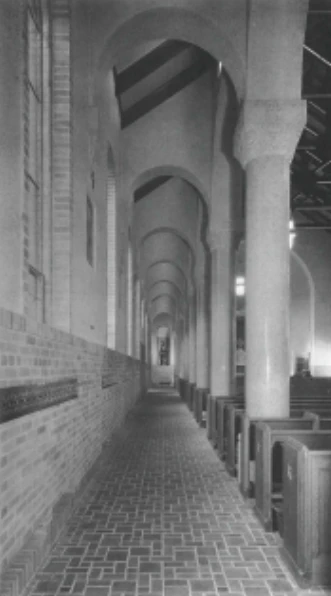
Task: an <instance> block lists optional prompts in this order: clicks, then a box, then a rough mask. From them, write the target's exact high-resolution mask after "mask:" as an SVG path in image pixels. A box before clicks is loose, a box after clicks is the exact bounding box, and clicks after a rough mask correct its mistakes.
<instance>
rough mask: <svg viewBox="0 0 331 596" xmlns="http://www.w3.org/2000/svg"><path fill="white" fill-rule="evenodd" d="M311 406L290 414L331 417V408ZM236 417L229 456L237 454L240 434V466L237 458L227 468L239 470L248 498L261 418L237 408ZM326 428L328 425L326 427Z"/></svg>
mask: <svg viewBox="0 0 331 596" xmlns="http://www.w3.org/2000/svg"><path fill="white" fill-rule="evenodd" d="M306 406H309V404H308V403H307V402H305V404H304V405H302V407H301V408H300V409H299V408H298V407H297V408H296V409H291V411H290V415H291V418H300V417H302V416H304V417H310V418H312V419H315V420H316V421H317V420H319V419H320V420H322V419H323V418H326V417H330V410H328V411H323V410H318V408H317V409H316V411H314V412H312V411H311V410H305V409H304V408H305V407H306ZM234 415H235V416H236V417H238V418H239V422H235V424H234V425H230V427H229V428H230V430H231V428H234V430H235V436H234V437H232V438H231V437H230V439H228V442H229V441H231V443H232V447H231V448H230V451H229V456H228V457H229V458H230V457H231V454H233V453H234V454H236V452H237V450H236V444H237V442H238V440H239V436H240V466H239V465H237V464H238V462H236V460H233V459H232V460H230V461H228V465H227V468H228V470H229V472H230V473H232V474H233V475H236V472H238V480H239V488H240V491H241V493H242V495H243V496H244V497H246V498H248V497H252V496H253V493H252V487H251V476H252V475H253V473H252V470H253V468H254V462H255V424H256V422H258V421H259V420H261V419H259V418H255V419H254V418H250V417H249V416H247V414H246V413H245V412H243V411H240V410H237V411H236V412H235V414H234ZM317 427H318V422H316V428H317ZM325 428H326V429H327V428H328V426H326V427H325Z"/></svg>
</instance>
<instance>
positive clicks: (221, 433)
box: [216, 396, 245, 460]
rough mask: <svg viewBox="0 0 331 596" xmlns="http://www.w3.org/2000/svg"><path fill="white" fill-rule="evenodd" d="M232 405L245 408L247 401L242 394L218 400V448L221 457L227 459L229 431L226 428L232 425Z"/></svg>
mask: <svg viewBox="0 0 331 596" xmlns="http://www.w3.org/2000/svg"><path fill="white" fill-rule="evenodd" d="M228 406H232V407H234V408H236V409H241V410H243V409H244V407H245V402H244V399H243V397H242V396H237V397H231V398H225V399H222V400H221V399H219V400H218V401H217V412H216V413H217V449H218V455H219V457H220V459H223V460H224V459H225V455H226V452H227V432H226V429H227V428H228V426H229V425H231V422H232V421H231V420H229V408H228Z"/></svg>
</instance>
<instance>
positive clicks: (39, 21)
mask: <svg viewBox="0 0 331 596" xmlns="http://www.w3.org/2000/svg"><path fill="white" fill-rule="evenodd" d="M26 48H27V61H26V77H25V101H26V103H25V105H26V117H25V138H26V142H25V150H26V153H25V188H26V215H27V245H28V268H27V269H28V292H27V295H28V304H27V311H28V314H29V315H30V316H32V317H33V318H36V319H37V320H39V321H43V319H44V276H43V273H42V270H43V254H42V253H43V171H42V170H43V168H42V159H43V12H42V3H41V0H28V2H27V12H26Z"/></svg>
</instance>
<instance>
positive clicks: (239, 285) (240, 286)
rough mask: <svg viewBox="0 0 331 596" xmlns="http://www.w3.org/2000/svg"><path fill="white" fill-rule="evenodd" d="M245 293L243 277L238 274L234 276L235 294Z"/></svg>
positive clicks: (241, 294)
mask: <svg viewBox="0 0 331 596" xmlns="http://www.w3.org/2000/svg"><path fill="white" fill-rule="evenodd" d="M244 295H245V278H244V277H242V276H240V277H236V296H244Z"/></svg>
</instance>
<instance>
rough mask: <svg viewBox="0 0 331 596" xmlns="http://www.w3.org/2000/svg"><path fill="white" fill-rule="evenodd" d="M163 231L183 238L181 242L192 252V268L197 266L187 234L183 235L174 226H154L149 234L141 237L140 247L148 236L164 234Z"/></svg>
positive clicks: (180, 238)
mask: <svg viewBox="0 0 331 596" xmlns="http://www.w3.org/2000/svg"><path fill="white" fill-rule="evenodd" d="M163 232H165V233H167V234H173V235H174V236H176V237H177V238H178V239H179V240H181V242H183V243H184V244H185V246H186V248H187V250H188V251H189V252H190V254H191V258H192V270H193V268H194V266H195V261H196V258H195V252H194V250H193V248H192V246H191V244H190V242H189V241H188V240H187V238H186V237H185V236H183V235H182V234H179V232H178V231H177V230H174V229H173V228H166V227H164V228H153V230H151V231H150V232H148V233H147V234H145V235H144V236H143V237H142V238H141V239H140V247H139V249H140V250H141V249H142V247H143V245H144V242H145V241H146V240H148V238H151V237H152V236H155V235H156V234H162V233H163Z"/></svg>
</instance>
